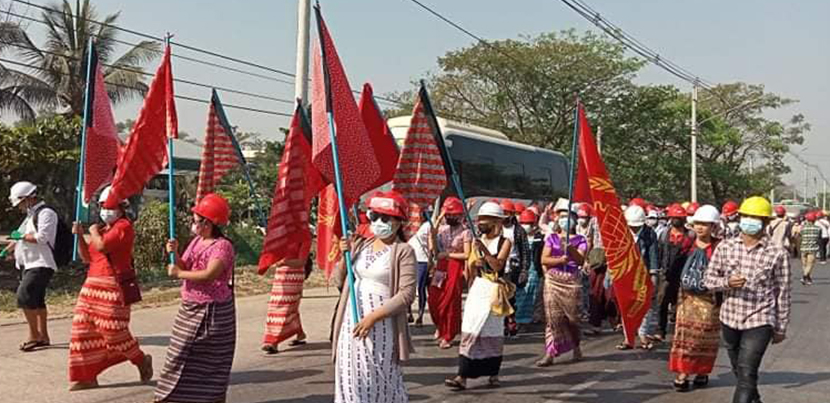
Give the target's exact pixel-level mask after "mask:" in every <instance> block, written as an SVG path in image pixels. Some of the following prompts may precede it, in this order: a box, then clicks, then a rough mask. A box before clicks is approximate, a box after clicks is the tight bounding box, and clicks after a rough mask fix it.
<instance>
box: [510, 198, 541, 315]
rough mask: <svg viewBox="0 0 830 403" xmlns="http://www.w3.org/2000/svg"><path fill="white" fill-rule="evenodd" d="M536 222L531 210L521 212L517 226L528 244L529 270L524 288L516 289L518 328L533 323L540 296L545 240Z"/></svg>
mask: <svg viewBox="0 0 830 403" xmlns="http://www.w3.org/2000/svg"><path fill="white" fill-rule="evenodd" d="M536 221H537V218H536V214H535V213H534V212H533V211H532V210H525V211H523V212H522V214H521V216H520V217H519V224H521V226H522V228H523V229H524V231H525V232H526V233H527V239H528V243H529V244H530V268H529V270H528V279H527V283H525V285H524V287H517V288H516V322H517V323H518V324H519V326H525V325H529V324H531V323H532V322H533V311H534V309H535V308H536V299H537V298H538V296H539V295H540V294H539V289H540V288H541V287H540V283H541V279H542V276H544V271H543V270H544V269H543V268H542V249H543V248H544V244H545V242H544V241H545V238H544V236H543V235H542V233H541V232H540V231H539V227H538V226H537V225H536Z"/></svg>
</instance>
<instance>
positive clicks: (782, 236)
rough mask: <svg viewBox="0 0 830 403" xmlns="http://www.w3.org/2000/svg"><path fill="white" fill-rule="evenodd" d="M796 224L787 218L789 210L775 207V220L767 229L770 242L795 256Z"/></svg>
mask: <svg viewBox="0 0 830 403" xmlns="http://www.w3.org/2000/svg"><path fill="white" fill-rule="evenodd" d="M795 224H796V223H795V222H794V221H793V220H792V219H790V217H788V216H787V209H785V208H784V206H775V218H773V220H772V221H771V222H770V223H769V225H768V226H767V227H766V232H767V235H768V236H769V237H770V241H771V242H772V243H773V244H775V245H776V246H779V247H782V248H784V250H786V251H788V252H790V253H792V254H793V256H795V251H796V249H797V245H796V244H795V242H794V240H795V236H796V234H797V232H798V231H797V230H796V228H795V226H796V225H795Z"/></svg>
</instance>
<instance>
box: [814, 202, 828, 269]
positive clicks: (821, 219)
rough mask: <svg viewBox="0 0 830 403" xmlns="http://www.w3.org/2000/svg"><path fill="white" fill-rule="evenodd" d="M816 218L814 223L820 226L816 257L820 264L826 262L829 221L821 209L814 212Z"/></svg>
mask: <svg viewBox="0 0 830 403" xmlns="http://www.w3.org/2000/svg"><path fill="white" fill-rule="evenodd" d="M816 216H817V217H818V219H817V220H816V225H818V226H819V228H821V239H819V245H818V247H819V249H818V258H819V262H820V263H821V264H827V244H828V242H830V221H828V219H827V214H825V212H824V211H823V210H819V211H817V212H816Z"/></svg>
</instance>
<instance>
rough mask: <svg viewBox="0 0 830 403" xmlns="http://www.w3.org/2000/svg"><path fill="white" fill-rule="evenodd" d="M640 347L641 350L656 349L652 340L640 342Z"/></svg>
mask: <svg viewBox="0 0 830 403" xmlns="http://www.w3.org/2000/svg"><path fill="white" fill-rule="evenodd" d="M638 348H639V349H641V350H646V351H651V350H654V343H652V342H650V341H649V342H646V343H643V342H640V346H639V347H638Z"/></svg>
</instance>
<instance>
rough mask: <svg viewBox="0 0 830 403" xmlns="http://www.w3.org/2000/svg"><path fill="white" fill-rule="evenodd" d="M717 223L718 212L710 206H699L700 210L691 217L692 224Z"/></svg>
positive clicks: (718, 218)
mask: <svg viewBox="0 0 830 403" xmlns="http://www.w3.org/2000/svg"><path fill="white" fill-rule="evenodd" d="M718 221H720V212H719V211H718V208H717V207H715V206H713V205H711V204H706V205H703V206H700V208H699V209H697V211H695V215H694V216H693V217H692V222H693V223H696V222H705V223H716V222H718Z"/></svg>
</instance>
